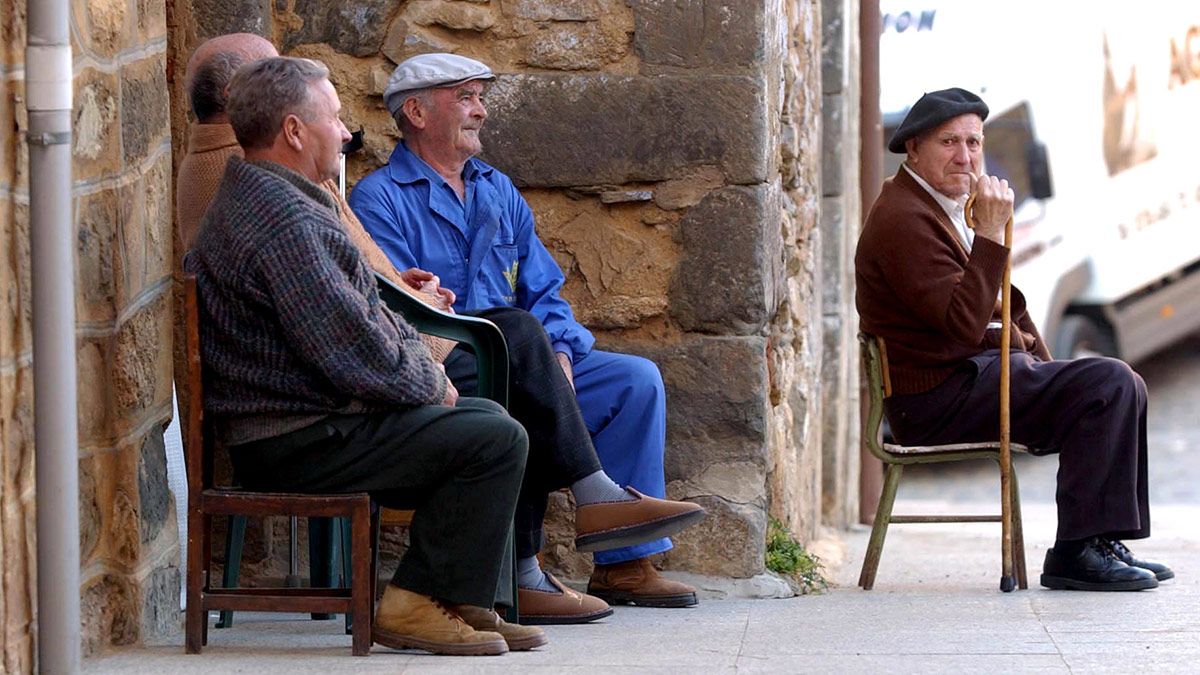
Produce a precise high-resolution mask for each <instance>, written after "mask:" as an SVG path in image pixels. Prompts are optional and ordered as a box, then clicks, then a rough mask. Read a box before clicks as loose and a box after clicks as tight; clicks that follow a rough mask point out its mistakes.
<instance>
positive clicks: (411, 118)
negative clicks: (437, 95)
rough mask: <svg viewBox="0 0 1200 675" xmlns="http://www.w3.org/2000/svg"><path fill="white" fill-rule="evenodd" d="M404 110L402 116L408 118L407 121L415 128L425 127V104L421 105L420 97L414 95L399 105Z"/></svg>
mask: <svg viewBox="0 0 1200 675" xmlns="http://www.w3.org/2000/svg"><path fill="white" fill-rule="evenodd" d="M401 110H403V111H404V116H405V117H406V118H407V119H408V123H409V124H411V125H413V126H414V127H415V128H417V129H424V128H425V112H426V111H425V106H424V105H422V103H421V101H420V99H418V98H417V97H416V96H413V97H411V98H409V99H408V100H407V101H405V102H404V105H403V106H402V107H401Z"/></svg>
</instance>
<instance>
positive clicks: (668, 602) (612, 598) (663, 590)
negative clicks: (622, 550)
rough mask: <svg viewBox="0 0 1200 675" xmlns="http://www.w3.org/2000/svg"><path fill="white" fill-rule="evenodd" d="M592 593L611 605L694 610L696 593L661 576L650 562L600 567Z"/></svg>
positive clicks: (640, 559) (592, 580)
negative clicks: (692, 607) (688, 608)
mask: <svg viewBox="0 0 1200 675" xmlns="http://www.w3.org/2000/svg"><path fill="white" fill-rule="evenodd" d="M588 593H589V594H591V595H594V596H596V597H597V598H600V599H602V600H604V601H605V602H607V603H609V604H610V605H638V606H639V607H691V606H692V605H695V604H696V589H694V588H692V587H691V586H688V585H687V584H685V583H681V582H679V581H672V580H670V579H667V578H666V577H664V576H663V575H661V574H659V573H658V570H657V569H655V567H654V565H653V564H651V563H650V559H649V558H638V559H637V560H629V561H626V562H620V563H616V564H614V565H596V569H595V571H593V572H592V579H591V581H589V582H588Z"/></svg>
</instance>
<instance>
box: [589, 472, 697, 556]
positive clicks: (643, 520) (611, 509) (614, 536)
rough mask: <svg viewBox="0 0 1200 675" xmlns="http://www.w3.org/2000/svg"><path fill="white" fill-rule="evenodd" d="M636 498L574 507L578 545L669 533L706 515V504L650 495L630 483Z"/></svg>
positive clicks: (630, 541)
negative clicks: (701, 504)
mask: <svg viewBox="0 0 1200 675" xmlns="http://www.w3.org/2000/svg"><path fill="white" fill-rule="evenodd" d="M625 491H626V492H628V493H629V494H631V495H633V497H634V499H632V500H630V501H621V502H599V503H596V504H584V505H582V506H578V507H576V508H575V549H576V550H577V551H599V550H602V549H610V548H620V547H622V546H633V545H635V544H644V543H646V542H648V541H654V540H655V539H661V538H662V537H669V536H671V535H672V534H675V533H676V532H679V531H680V530H682V529H684V528H687V527H691V526H692V525H695V524H696V523H698V522H700V520H701V519H702V518H704V507H702V506H700V505H699V504H693V503H691V502H673V501H670V500H666V499H656V498H654V497H647V496H646V495H644V494H642V493H640V492H638V491H637V490H635V489H633V488H631V487H627V488H625Z"/></svg>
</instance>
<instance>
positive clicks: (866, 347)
mask: <svg viewBox="0 0 1200 675" xmlns="http://www.w3.org/2000/svg"><path fill="white" fill-rule="evenodd" d="M858 344H859V348H860V351H861V356H862V371H863V377H864V378H865V379H866V384H867V392H866V394H867V411H866V414H865V415H864V416H863V420H862V437H863V442H865V443H866V444H867V448H868V449H869V450H870V451H871V454H873V455H875V456H876V457H878V458H879V459H880V460H881V461H882V462H883V463H884V465H885V466H886V471H885V473H884V479H883V493H882V495H881V496H880V498H879V507H878V509H877V510H876V511H875V524H874V525H873V526H872V528H871V540H870V543H869V544H868V546H867V554H866V557H865V559H864V560H863V566H862V573H861V574H860V575H859V577H858V585H859V586H862V588H863V590H868V591H869V590H871V588H873V587H874V586H875V572H876V570H877V569H878V568H879V559H880V557H881V556H882V554H883V540H884V538H885V537H886V536H887V528H888V525H890V524H892V523H999V522H1000V516H999V515H920V516H899V515H892V506H893V505H894V503H895V501H896V489H897V488H898V487H899V486H900V476H901V475H902V474H903V473H904V467H905V466H908V465H910V464H935V463H941V462H960V461H964V460H975V459H987V460H992V461H994V462H996V464H997V467H999V463H1000V444H999V443H998V442H996V443H956V444H953V445H931V446H905V445H897V444H893V443H884V442H883V435H882V432H881V431H882V430H881V426H882V422H883V399H885V398H887V397H888V396H891V394H892V386H891V380H890V378H889V376H888V367H887V347H886V345H885V344H884V342H883V340H882V339H880V338H878V337H876V336H874V335H870V334H868V333H859V334H858ZM1011 447H1012V451H1013V452H1028V448H1026V447H1025V446H1022V445H1019V444H1017V443H1012V444H1011ZM1011 506H1012V514H1013V556H1014V561H1015V567H1016V572H1017V584H1018V585H1019V587H1020V588H1028V587H1029V584H1028V580H1027V578H1026V574H1025V542H1024V537H1023V534H1022V532H1021V499H1020V490H1019V489H1018V487H1017V472H1016V470H1014V471H1013V473H1012V504H1011Z"/></svg>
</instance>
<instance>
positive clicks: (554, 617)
mask: <svg viewBox="0 0 1200 675" xmlns="http://www.w3.org/2000/svg"><path fill="white" fill-rule="evenodd" d="M546 578H547V579H549V580H550V583H552V584H554V586H555V587H557V588H558V590H559V591H561V592H559V593H552V592H550V591H540V590H538V589H536V588H517V609H518V611H519V612H520V614H521V624H522V625H525V626H530V625H542V624H562V623H587V622H589V621H595V620H596V619H603V618H604V617H606V616H609V615H611V614H612V613H613V611H612V607H609V606H608V603H607V602H605V601H603V600H601V599H600V598H596V597H592V596H590V595H584V594H583V593H579V592H577V591H574V590H571V589H570V588H567V587H566V586H563V585H562V582H560V581H559V580H558V579H555V578H554V577H553V576H552V575H550V574H547V575H546Z"/></svg>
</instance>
